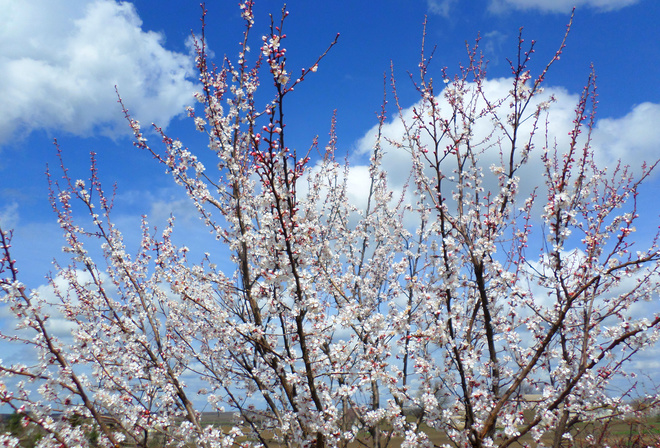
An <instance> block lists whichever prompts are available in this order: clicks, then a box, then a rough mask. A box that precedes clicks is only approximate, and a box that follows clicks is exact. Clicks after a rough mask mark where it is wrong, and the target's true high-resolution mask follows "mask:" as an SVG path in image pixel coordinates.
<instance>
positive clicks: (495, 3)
mask: <svg viewBox="0 0 660 448" xmlns="http://www.w3.org/2000/svg"><path fill="white" fill-rule="evenodd" d="M638 2H639V0H554V1H548V0H491V1H490V5H489V10H490V11H492V12H496V13H501V12H504V11H507V10H509V9H519V10H539V11H541V12H558V13H565V12H570V11H571V10H572V9H573V7H576V8H583V7H589V8H593V9H596V10H597V11H601V12H608V11H616V10H618V9H622V8H625V7H626V6H630V5H634V4H635V3H638Z"/></svg>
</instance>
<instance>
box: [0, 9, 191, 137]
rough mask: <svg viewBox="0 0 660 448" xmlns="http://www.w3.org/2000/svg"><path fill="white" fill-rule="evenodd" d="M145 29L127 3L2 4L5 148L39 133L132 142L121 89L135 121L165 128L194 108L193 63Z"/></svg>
mask: <svg viewBox="0 0 660 448" xmlns="http://www.w3.org/2000/svg"><path fill="white" fill-rule="evenodd" d="M141 26H142V21H141V20H140V18H139V17H138V15H137V12H136V10H135V7H134V6H133V5H132V4H131V3H127V2H121V3H118V2H116V1H115V0H32V1H29V2H14V1H11V0H0V47H1V48H2V49H3V52H2V55H0V72H1V73H3V78H4V79H3V82H2V84H1V85H0V98H2V99H3V113H2V115H1V116H0V144H3V143H7V142H8V141H9V140H10V139H11V138H12V137H16V136H19V135H21V134H26V133H29V132H31V131H33V130H37V129H47V130H57V131H64V132H69V133H72V134H75V135H89V134H91V133H92V132H100V133H103V134H105V135H110V136H113V137H114V136H116V135H119V134H128V132H129V131H128V126H127V125H126V123H125V120H124V119H123V117H122V114H121V111H120V109H119V106H118V105H117V98H116V94H115V91H114V86H115V85H117V86H118V88H119V91H120V93H121V95H122V97H123V99H124V101H125V103H126V105H127V107H128V108H129V109H130V110H131V113H132V114H133V115H134V117H135V118H137V119H139V120H141V121H142V122H145V123H150V122H155V123H158V124H159V125H160V126H166V125H167V124H168V123H169V121H170V120H171V119H172V118H173V117H174V116H175V115H177V114H179V113H181V112H182V111H183V107H184V106H185V105H186V104H189V103H192V101H191V95H192V92H193V90H194V84H193V83H192V82H191V81H190V79H189V77H190V75H191V74H192V70H193V68H194V67H193V61H192V59H191V57H190V55H185V54H180V53H175V52H172V51H169V50H167V49H165V48H164V47H163V43H164V37H163V36H162V35H161V34H159V33H155V32H152V31H143V30H142V28H141Z"/></svg>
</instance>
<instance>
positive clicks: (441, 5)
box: [426, 0, 457, 18]
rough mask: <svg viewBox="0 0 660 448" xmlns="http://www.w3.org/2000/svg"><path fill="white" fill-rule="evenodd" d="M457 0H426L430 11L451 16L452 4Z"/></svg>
mask: <svg viewBox="0 0 660 448" xmlns="http://www.w3.org/2000/svg"><path fill="white" fill-rule="evenodd" d="M456 1H457V0H426V4H427V5H428V8H429V12H430V13H431V14H437V15H440V16H443V17H447V18H449V13H450V11H451V8H452V6H453V5H454V4H455V3H456Z"/></svg>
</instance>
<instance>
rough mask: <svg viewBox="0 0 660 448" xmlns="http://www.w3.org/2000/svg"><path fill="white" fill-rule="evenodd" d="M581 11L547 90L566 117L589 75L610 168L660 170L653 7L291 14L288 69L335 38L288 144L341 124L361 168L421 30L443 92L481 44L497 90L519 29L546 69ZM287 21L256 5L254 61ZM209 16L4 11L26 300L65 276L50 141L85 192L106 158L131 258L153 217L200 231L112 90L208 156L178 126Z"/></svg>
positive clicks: (598, 4) (7, 197) (353, 6)
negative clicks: (617, 161)
mask: <svg viewBox="0 0 660 448" xmlns="http://www.w3.org/2000/svg"><path fill="white" fill-rule="evenodd" d="M573 4H576V6H577V10H576V14H575V20H574V23H573V30H572V32H571V34H570V36H569V39H568V45H567V48H566V49H565V51H564V53H563V54H562V57H561V60H560V61H559V62H558V63H557V64H556V65H555V66H554V67H553V68H552V71H551V72H550V75H549V76H548V78H547V86H549V87H552V89H554V90H553V91H555V92H559V93H561V95H560V97H559V102H558V103H559V104H558V107H559V108H562V107H564V108H567V109H568V110H570V109H572V107H573V106H574V100H575V98H576V97H575V95H576V94H578V93H579V92H580V90H581V88H582V87H583V85H584V84H585V82H586V80H587V76H588V74H589V70H590V64H591V63H593V64H594V66H595V69H596V73H597V74H598V85H599V94H600V97H599V100H600V106H599V107H600V109H599V118H600V119H601V120H602V121H600V122H599V129H600V131H599V132H600V133H599V136H598V139H599V141H600V142H601V143H602V145H603V148H604V149H603V151H605V152H606V153H607V156H608V157H605V158H604V159H603V160H612V157H614V156H619V157H623V158H624V161H626V162H631V163H633V164H635V163H638V162H639V161H640V160H642V159H646V160H649V161H652V160H655V159H657V158H659V157H660V143H659V142H660V126H659V124H660V88H659V87H658V80H660V27H658V26H657V22H658V19H660V2H658V1H657V0H566V1H565V0H553V1H548V0H475V1H472V2H465V1H458V0H406V1H403V0H381V1H379V2H367V1H362V2H359V1H354V0H335V1H332V2H327V1H323V2H321V1H316V0H304V1H303V0H293V1H289V2H288V9H289V11H290V12H291V14H290V16H289V18H288V20H287V23H286V27H287V28H286V30H285V31H286V34H287V35H288V38H287V42H285V46H286V47H287V49H288V52H287V55H288V62H287V64H288V66H289V67H291V68H294V67H297V68H302V67H305V66H309V65H310V64H311V63H313V61H314V60H315V59H316V57H317V56H318V55H319V54H320V53H322V52H323V51H324V50H325V49H326V47H327V45H328V44H329V43H330V42H331V41H332V40H333V39H334V36H335V35H336V34H337V33H340V35H341V36H340V38H339V44H338V45H337V46H336V47H335V48H334V49H333V50H332V51H331V52H330V54H329V55H328V57H327V58H326V59H325V60H324V61H323V63H322V64H321V66H320V68H319V70H318V72H317V73H315V74H314V76H312V77H310V78H309V80H308V81H307V82H305V83H304V84H303V85H302V86H301V87H300V88H297V89H296V90H297V91H296V92H295V94H294V96H293V97H291V99H290V103H289V105H288V109H287V111H288V115H287V117H288V119H287V120H288V132H289V134H288V135H289V138H290V139H291V140H290V141H291V142H292V144H293V145H294V146H297V147H298V148H302V149H306V148H307V147H309V145H310V143H311V141H312V139H313V138H314V136H316V135H319V136H320V138H321V142H323V141H324V140H325V138H326V136H327V133H328V131H329V127H330V119H331V117H332V113H333V110H336V111H337V120H338V126H337V130H338V136H339V150H340V153H341V152H343V153H345V154H347V155H348V156H349V157H354V158H356V159H357V158H358V155H359V154H360V152H361V148H362V146H363V145H364V144H365V139H363V137H365V136H369V135H372V134H373V130H372V127H373V126H374V125H375V124H376V118H375V113H376V111H377V110H379V108H380V104H381V102H382V96H383V88H382V83H383V74H384V73H389V70H390V62H392V63H393V65H394V71H395V75H396V76H397V78H398V83H399V87H400V91H399V93H400V95H401V101H402V106H403V107H410V106H412V105H413V104H414V102H415V101H416V97H415V92H414V89H412V87H411V86H410V83H409V79H408V75H407V71H408V70H410V71H413V72H414V71H416V70H417V63H418V61H419V54H420V43H421V35H422V22H423V20H424V17H425V16H428V25H427V44H429V48H430V47H431V46H432V45H437V49H436V52H435V57H434V65H433V66H432V67H431V73H432V74H433V75H435V76H437V77H439V76H440V70H441V68H442V67H444V66H446V67H448V71H449V73H450V74H452V73H455V72H456V71H457V67H458V63H459V62H465V61H466V59H467V57H466V53H465V42H466V41H468V42H470V43H472V42H474V39H475V38H476V37H477V35H479V34H480V35H481V37H482V41H481V44H482V49H483V51H484V52H485V55H486V58H487V59H488V60H489V61H490V62H489V65H488V68H489V78H492V79H498V78H502V77H506V76H509V75H510V69H509V67H508V64H507V62H506V58H507V57H513V56H514V55H515V52H516V42H517V35H518V30H519V28H520V27H521V26H524V36H525V38H526V40H527V42H529V41H531V40H532V39H534V40H536V41H537V42H538V43H537V46H536V50H537V52H536V55H535V59H534V61H535V62H534V64H536V65H534V64H533V67H536V68H538V67H540V66H541V65H544V64H545V63H546V62H547V61H548V60H549V59H550V58H551V56H552V54H553V52H554V50H555V49H556V48H557V46H558V45H559V43H560V42H561V38H562V36H563V33H564V30H565V26H566V23H567V22H568V19H569V16H570V11H571V8H572V6H573ZM281 7H282V4H281V3H280V2H276V1H272V0H262V1H261V2H259V1H258V2H257V6H256V13H255V19H256V25H255V28H254V31H253V33H254V35H253V38H255V41H254V43H253V45H252V46H253V48H254V49H255V50H256V49H257V48H258V46H259V41H260V39H259V38H260V35H261V33H262V32H263V33H265V32H267V27H268V24H269V22H268V16H267V14H268V12H273V13H274V14H278V13H279V11H280V9H281ZM207 9H208V11H209V12H208V16H207V23H208V28H207V38H208V43H209V46H210V48H211V50H212V51H213V52H214V53H215V55H216V56H217V57H221V56H222V55H224V54H227V55H229V56H230V57H234V55H235V54H236V52H237V51H238V48H239V47H238V45H237V44H238V42H239V41H240V39H241V33H242V31H243V23H242V21H241V19H240V16H239V9H238V7H237V2H234V1H209V2H208V5H207ZM200 11H201V10H200V7H199V5H198V2H197V1H189V0H185V1H182V0H160V1H158V2H156V1H153V0H135V1H133V2H116V1H115V0H25V1H20V2H16V1H13V0H0V25H1V26H0V73H1V74H2V78H0V79H2V82H1V83H0V101H1V102H0V104H2V110H3V112H2V114H0V222H1V223H2V226H3V227H4V228H15V238H14V248H13V249H14V256H15V258H16V259H18V262H19V269H20V270H21V273H22V275H23V281H24V282H26V283H27V284H28V285H29V286H31V287H35V288H36V287H38V286H40V285H42V284H44V283H45V280H44V276H45V274H46V273H47V272H48V271H49V270H50V269H51V266H50V262H51V261H52V260H53V258H58V259H59V260H62V261H65V260H66V259H65V257H64V256H63V255H62V254H61V251H60V249H61V247H62V244H63V240H62V239H61V231H60V230H59V229H58V227H57V224H56V221H55V216H54V214H53V213H52V211H51V209H50V206H49V204H48V201H47V182H46V177H45V175H44V171H45V169H46V164H50V165H51V167H54V168H56V167H57V164H58V161H57V157H56V152H55V149H54V147H53V144H52V140H53V138H57V139H58V140H59V142H60V145H61V147H62V149H63V154H64V160H65V163H66V165H67V166H68V167H69V168H70V169H71V173H72V176H74V177H86V176H87V168H88V165H89V156H88V154H89V152H90V151H95V152H96V153H98V160H99V167H100V170H101V177H102V179H103V180H104V181H105V182H106V187H107V188H108V189H110V186H111V184H112V183H113V182H117V184H118V198H117V208H116V215H115V217H116V220H117V222H118V224H119V226H120V228H121V229H122V230H123V231H124V232H125V233H126V235H127V240H128V241H129V244H130V242H131V240H133V241H134V239H135V238H136V235H137V234H138V232H139V216H140V215H142V214H145V213H146V214H149V215H150V217H151V220H152V222H156V223H162V222H163V221H164V219H165V218H166V217H167V216H168V214H169V213H170V212H171V211H173V212H175V213H177V212H178V216H179V218H178V225H179V228H181V229H184V233H185V231H186V229H191V232H192V231H193V230H192V229H194V228H195V225H196V220H195V219H194V218H190V216H187V212H189V211H190V208H188V206H187V205H186V203H185V200H184V199H183V197H182V196H181V194H180V193H179V192H178V190H177V189H176V188H175V186H174V185H173V183H172V181H171V179H170V178H169V177H168V176H166V175H165V174H164V173H163V169H162V168H161V167H160V166H158V165H156V163H155V162H154V161H153V160H152V158H151V156H150V155H148V154H147V153H145V152H141V151H139V150H137V149H135V148H134V147H133V146H132V143H131V138H130V130H129V128H128V126H127V124H126V123H125V121H124V119H123V116H122V113H121V109H120V107H119V105H118V104H117V102H116V96H115V91H114V85H117V86H118V89H119V91H120V93H121V94H122V96H123V98H124V101H125V104H126V106H127V107H128V108H129V109H130V110H131V112H132V113H133V115H134V117H135V118H137V119H139V120H140V121H141V122H142V123H144V124H148V123H150V122H156V123H157V124H159V125H160V126H164V127H166V130H167V132H168V133H169V134H170V135H171V136H173V137H178V138H180V139H181V140H182V141H183V142H184V144H186V145H187V146H189V147H191V148H199V149H200V150H203V149H204V147H205V145H206V143H205V141H204V138H203V136H201V135H200V134H198V133H197V132H195V131H194V126H193V125H192V123H191V122H190V120H188V119H186V118H184V117H183V115H182V114H181V112H182V111H183V108H184V106H185V105H187V104H192V100H191V98H192V93H193V92H194V91H195V89H196V88H197V86H196V76H195V72H194V68H193V62H192V57H191V53H190V32H191V30H193V31H195V32H198V31H199V29H200V20H199V19H200ZM388 76H389V75H388ZM393 132H394V131H393ZM643 193H644V196H643V198H644V211H645V212H646V216H648V218H647V219H648V221H647V223H648V225H649V228H657V224H658V209H660V207H658V205H659V201H658V199H657V198H658V197H659V196H660V181H659V180H658V176H657V175H656V176H655V177H654V178H653V179H651V182H650V183H649V185H648V186H647V187H646V189H645V190H644V192H643ZM197 228H199V227H197ZM186 242H187V244H194V243H190V242H189V241H186ZM200 244H201V243H200ZM129 250H130V246H129Z"/></svg>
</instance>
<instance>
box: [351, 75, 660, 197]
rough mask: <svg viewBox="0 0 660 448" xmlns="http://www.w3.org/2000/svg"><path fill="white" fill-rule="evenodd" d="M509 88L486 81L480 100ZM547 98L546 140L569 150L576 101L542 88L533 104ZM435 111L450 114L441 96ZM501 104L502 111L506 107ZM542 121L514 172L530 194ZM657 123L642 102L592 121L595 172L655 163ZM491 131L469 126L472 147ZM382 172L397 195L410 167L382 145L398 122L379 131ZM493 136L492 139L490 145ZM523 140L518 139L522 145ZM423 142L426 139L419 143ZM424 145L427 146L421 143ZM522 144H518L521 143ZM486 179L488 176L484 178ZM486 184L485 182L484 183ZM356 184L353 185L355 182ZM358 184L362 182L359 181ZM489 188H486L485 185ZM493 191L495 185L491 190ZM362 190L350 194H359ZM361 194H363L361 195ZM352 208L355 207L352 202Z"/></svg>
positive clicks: (362, 144)
mask: <svg viewBox="0 0 660 448" xmlns="http://www.w3.org/2000/svg"><path fill="white" fill-rule="evenodd" d="M511 88H512V79H510V78H500V79H492V80H487V81H486V82H485V83H484V86H483V90H484V92H485V95H486V96H487V97H488V98H489V99H490V100H491V101H496V100H497V99H499V98H505V97H506V96H507V94H508V92H509V91H510V90H511ZM550 95H552V96H554V97H555V102H554V103H552V104H551V106H550V111H549V118H548V129H547V137H548V142H549V143H550V144H551V145H552V144H553V143H554V142H556V143H557V148H558V150H559V151H560V152H562V151H563V149H565V148H567V147H568V144H569V139H570V137H569V132H570V131H571V129H573V126H574V124H573V120H574V118H575V107H576V105H577V102H578V100H579V96H578V95H577V94H572V93H569V92H568V91H567V90H566V89H564V88H562V87H547V88H546V90H545V91H544V93H543V94H542V95H539V96H538V97H537V102H540V101H544V100H547V99H548V97H549V96H550ZM438 98H439V104H440V109H441V110H444V111H450V108H449V106H448V104H447V101H446V99H445V98H444V96H443V93H440V95H439V96H438ZM507 104H508V103H505V104H504V105H503V107H506V106H507ZM414 107H419V104H415V105H413V106H411V107H409V108H407V109H404V110H403V111H402V115H403V117H404V119H405V120H406V121H407V123H408V124H409V125H410V124H411V123H412V121H413V108H414ZM528 110H530V111H533V110H534V104H532V105H530V106H529V109H528ZM507 113H508V111H505V110H502V111H501V113H500V115H501V116H505V115H506V114H507ZM544 120H545V118H544V117H542V118H541V120H540V122H539V126H540V128H539V130H538V131H537V132H536V136H535V138H534V140H533V142H534V150H533V151H532V153H531V155H530V161H529V163H528V164H527V165H526V166H525V167H523V169H521V170H520V171H519V173H518V175H519V176H520V178H521V184H520V187H521V188H520V189H521V193H523V194H525V193H527V192H530V191H531V190H532V188H533V187H534V186H536V185H539V179H541V178H542V177H543V165H542V163H541V154H542V147H543V146H544V145H545V132H544V131H545V130H544V128H543V126H544ZM659 121H660V104H654V103H643V104H640V105H638V106H635V107H634V108H633V109H632V111H631V112H629V113H628V114H626V115H625V116H623V117H620V118H607V119H601V120H597V122H596V126H595V129H594V130H593V133H592V146H593V149H594V156H595V159H596V163H597V164H598V165H599V166H600V167H607V166H610V167H611V168H613V165H614V164H615V163H616V161H617V160H618V159H622V161H623V163H624V164H626V163H627V164H630V165H631V167H632V169H633V172H635V173H637V174H639V173H640V171H641V170H640V166H641V163H642V162H643V161H647V162H650V163H651V162H654V161H655V160H657V159H658V158H659V157H660V156H659V154H658V143H657V142H658V141H660V128H659V127H658V125H657V123H658V122H659ZM530 126H531V120H527V122H526V123H525V124H524V125H523V126H522V131H523V132H522V133H519V135H523V136H524V135H528V134H527V133H528V132H529V131H530V130H531V128H530ZM377 131H378V129H377V126H374V127H373V128H371V129H370V130H369V131H367V132H366V134H365V135H364V137H362V139H360V140H359V141H358V142H357V152H358V153H359V154H362V155H365V154H369V153H370V152H371V151H372V147H373V144H374V141H375V135H376V134H377ZM492 131H493V124H492V122H491V121H490V120H489V119H482V120H478V121H477V122H476V123H475V124H474V127H473V132H474V133H473V137H472V141H473V142H481V141H482V140H484V139H485V138H487V137H488V135H489V134H490V133H491V132H492ZM382 135H383V137H384V139H383V149H384V151H385V152H384V157H383V168H384V169H385V171H387V173H388V179H389V185H390V187H391V188H393V189H395V190H398V191H400V190H401V189H402V188H403V186H404V184H405V183H406V182H407V181H408V175H409V170H410V167H411V162H410V155H409V154H408V152H406V151H405V150H403V149H400V148H395V147H394V146H392V145H389V144H386V143H384V142H385V140H387V139H389V140H393V141H399V142H401V141H403V135H404V127H403V125H402V124H401V122H400V120H398V118H397V119H394V120H392V121H390V122H388V123H386V124H385V125H384V126H383V129H382ZM496 139H497V134H494V135H493V136H492V138H491V140H490V141H491V142H495V141H496ZM523 140H524V137H523V138H522V139H521V140H519V141H520V142H523ZM422 142H423V143H424V142H425V140H424V139H422ZM426 143H430V142H429V141H426ZM521 144H522V143H521ZM479 157H480V159H479V161H480V163H481V166H482V167H483V168H484V169H487V168H488V167H489V166H490V165H491V164H499V161H500V153H499V148H498V147H497V146H494V147H491V148H488V149H487V150H486V151H484V152H483V153H481V154H480V155H479ZM352 166H353V168H352V170H351V174H350V176H356V177H360V178H361V177H363V174H364V169H363V167H361V166H360V164H355V163H354V164H353V165H352ZM487 178H488V176H487ZM486 181H487V182H488V179H487V180H486ZM356 182H358V180H357V179H356ZM359 182H364V180H363V179H361V180H359ZM486 187H487V188H488V187H489V185H486ZM493 187H494V185H493ZM360 191H362V192H363V193H364V191H363V190H357V189H356V190H355V193H356V194H357V193H359V192H360ZM364 194H366V193H364ZM356 201H357V202H356V203H360V201H359V200H357V199H356Z"/></svg>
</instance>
